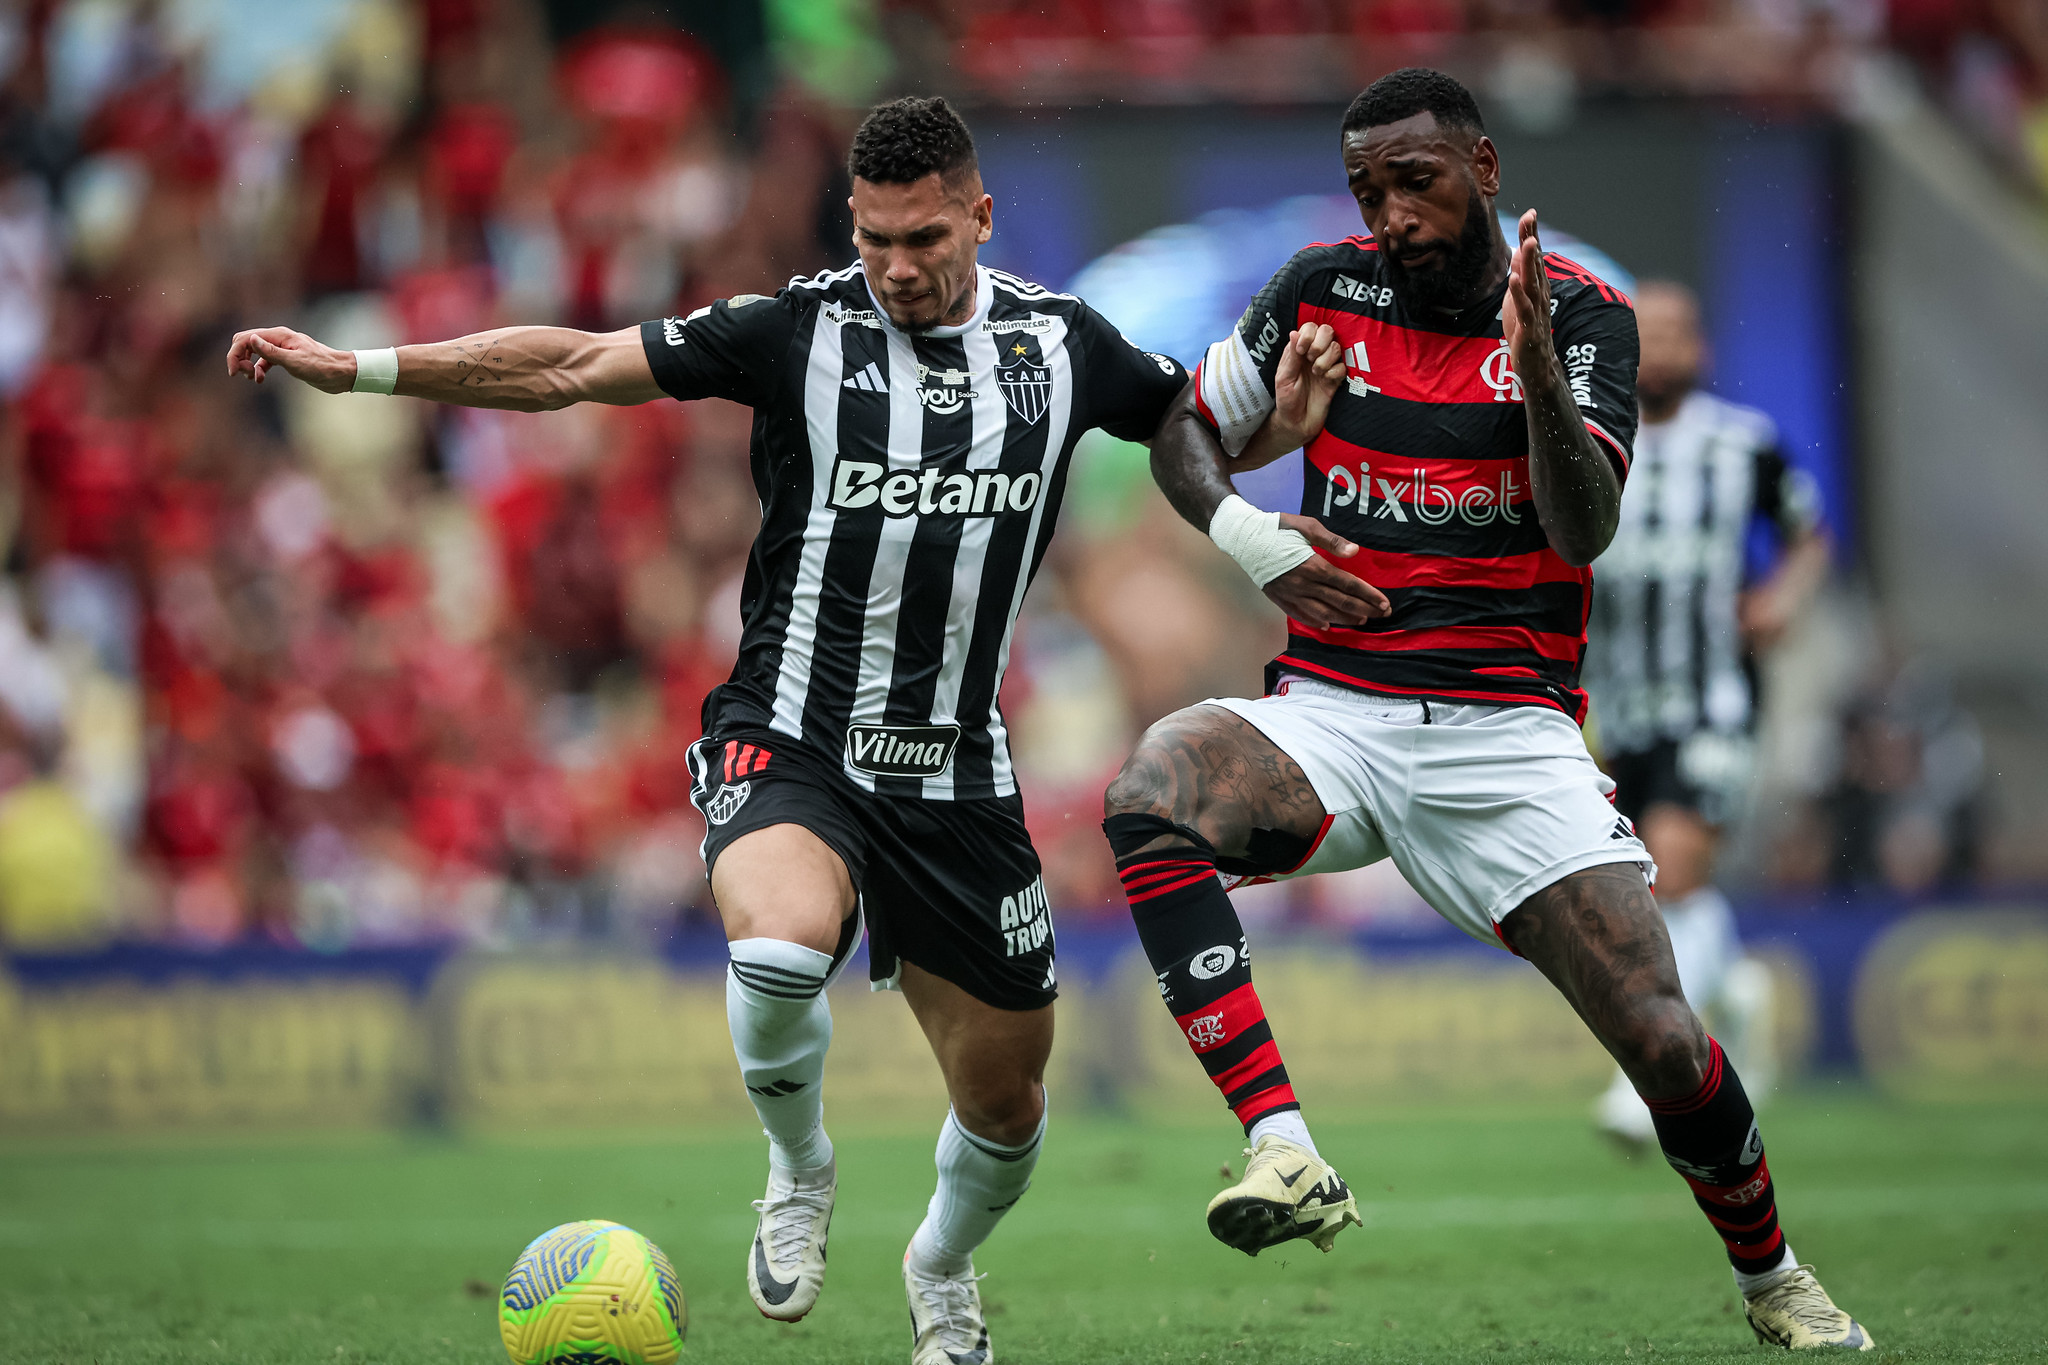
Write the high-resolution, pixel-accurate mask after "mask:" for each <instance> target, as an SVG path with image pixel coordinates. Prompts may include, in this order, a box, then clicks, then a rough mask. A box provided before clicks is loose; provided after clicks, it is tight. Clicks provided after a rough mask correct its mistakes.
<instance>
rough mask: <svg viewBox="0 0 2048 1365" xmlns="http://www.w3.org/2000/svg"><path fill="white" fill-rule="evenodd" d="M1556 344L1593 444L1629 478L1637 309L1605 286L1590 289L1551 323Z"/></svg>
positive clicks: (1633, 437) (1633, 439) (1633, 435)
mask: <svg viewBox="0 0 2048 1365" xmlns="http://www.w3.org/2000/svg"><path fill="white" fill-rule="evenodd" d="M1551 338H1552V344H1553V345H1554V346H1555V347H1556V350H1557V358H1558V360H1559V361H1560V362H1562V363H1563V365H1564V375H1565V380H1566V382H1568V383H1569V384H1570V385H1571V390H1572V401H1573V402H1575V403H1577V404H1578V405H1579V416H1580V417H1581V418H1582V419H1583V420H1584V421H1585V423H1586V430H1588V431H1590V432H1592V433H1593V441H1594V444H1596V445H1598V446H1599V447H1600V448H1601V449H1602V450H1604V451H1606V452H1607V457H1608V458H1609V459H1610V460H1612V461H1614V471H1615V473H1617V474H1619V475H1620V476H1621V477H1622V479H1623V480H1626V479H1627V478H1628V466H1629V461H1631V460H1632V459H1634V458H1635V448H1636V421H1637V413H1636V358H1637V355H1638V348H1637V344H1636V311H1635V309H1633V308H1631V307H1630V306H1629V305H1628V304H1627V303H1626V302H1624V301H1622V299H1621V298H1620V296H1618V295H1615V294H1614V293H1613V291H1611V290H1606V289H1604V288H1585V289H1581V290H1580V291H1578V293H1577V294H1576V295H1575V296H1574V297H1573V298H1571V299H1570V300H1569V301H1568V302H1565V303H1564V304H1562V306H1560V307H1559V308H1558V310H1557V315H1556V317H1554V318H1553V319H1552V320H1551Z"/></svg>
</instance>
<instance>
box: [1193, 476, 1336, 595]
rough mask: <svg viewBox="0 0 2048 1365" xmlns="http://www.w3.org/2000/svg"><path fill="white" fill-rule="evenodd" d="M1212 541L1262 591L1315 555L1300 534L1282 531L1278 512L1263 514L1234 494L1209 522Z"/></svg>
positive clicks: (1221, 503)
mask: <svg viewBox="0 0 2048 1365" xmlns="http://www.w3.org/2000/svg"><path fill="white" fill-rule="evenodd" d="M1209 539H1211V540H1213V541H1215V542H1216V548H1217V549H1219V550H1221V551H1223V553H1225V554H1227V555H1229V556H1230V557H1231V558H1232V559H1234V560H1236V561H1237V564H1238V567H1239V568H1241V569H1243V570H1244V571H1245V572H1246V573H1247V574H1250V575H1251V580H1252V582H1254V583H1256V584H1258V585H1259V586H1260V587H1262V588H1263V587H1265V586H1266V585H1267V584H1268V583H1270V582H1272V581H1273V580H1274V579H1276V578H1278V577H1279V576H1280V575H1281V574H1284V573H1286V572H1287V571H1288V570H1289V569H1293V568H1298V567H1300V566H1301V565H1302V564H1305V563H1307V562H1308V561H1309V560H1311V559H1313V558H1314V557H1315V553H1316V552H1315V550H1314V549H1313V548H1311V547H1310V545H1309V543H1308V540H1307V538H1306V537H1305V536H1303V535H1302V534H1301V532H1299V531H1288V530H1283V529H1281V526H1280V514H1279V513H1278V512H1261V511H1260V510H1259V509H1258V508H1256V507H1254V506H1252V505H1251V504H1250V503H1248V502H1246V501H1245V500H1244V499H1243V498H1240V497H1239V496H1238V495H1237V494H1235V493H1232V494H1231V495H1230V496H1229V497H1227V498H1225V499H1224V500H1223V501H1222V502H1220V503H1218V504H1217V506H1216V515H1214V516H1212V517H1211V518H1209Z"/></svg>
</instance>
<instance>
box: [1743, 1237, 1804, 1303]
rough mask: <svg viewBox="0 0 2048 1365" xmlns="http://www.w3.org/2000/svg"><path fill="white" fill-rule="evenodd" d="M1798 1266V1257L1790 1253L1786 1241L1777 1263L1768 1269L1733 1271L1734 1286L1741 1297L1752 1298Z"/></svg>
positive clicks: (1789, 1246)
mask: <svg viewBox="0 0 2048 1365" xmlns="http://www.w3.org/2000/svg"><path fill="white" fill-rule="evenodd" d="M1798 1268H1799V1258H1798V1257H1797V1256H1794V1255H1793V1254H1792V1244H1791V1243H1790V1242H1787V1243H1786V1244H1785V1252H1784V1254H1783V1255H1782V1256H1780V1257H1778V1260H1777V1264H1775V1265H1773V1266H1772V1267H1771V1268H1770V1269H1769V1270H1759V1271H1753V1272H1746V1271H1742V1270H1737V1271H1735V1272H1734V1274H1735V1287H1736V1288H1737V1289H1739V1290H1740V1291H1742V1297H1743V1298H1745V1299H1753V1298H1755V1297H1756V1296H1757V1295H1759V1294H1761V1293H1763V1292H1764V1291H1765V1290H1766V1289H1769V1288H1770V1287H1771V1286H1772V1285H1774V1284H1776V1283H1777V1282H1778V1281H1779V1280H1782V1279H1783V1278H1785V1276H1786V1274H1787V1273H1788V1272H1790V1271H1793V1270H1797V1269H1798Z"/></svg>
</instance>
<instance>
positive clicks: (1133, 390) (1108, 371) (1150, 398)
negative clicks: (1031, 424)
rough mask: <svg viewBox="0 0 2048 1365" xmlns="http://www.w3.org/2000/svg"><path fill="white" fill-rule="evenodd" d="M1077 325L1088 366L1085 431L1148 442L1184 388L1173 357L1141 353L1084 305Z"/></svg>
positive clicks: (1182, 374)
mask: <svg viewBox="0 0 2048 1365" xmlns="http://www.w3.org/2000/svg"><path fill="white" fill-rule="evenodd" d="M1080 325H1081V328H1082V338H1083V340H1082V346H1083V351H1084V354H1085V355H1086V356H1087V363H1088V398H1089V403H1088V423H1087V424H1088V425H1089V426H1091V427H1101V428H1102V429H1103V430H1104V431H1106V432H1108V433H1109V434H1110V435H1112V436H1114V437H1117V438H1118V439H1119V440H1124V441H1148V440H1150V439H1152V433H1153V432H1155V431H1157V430H1158V429H1159V419H1160V418H1162V417H1164V416H1165V415H1166V409H1167V407H1168V406H1169V405H1170V404H1171V403H1172V402H1173V400H1174V398H1175V397H1176V396H1178V395H1179V393H1180V391H1181V389H1182V388H1184V387H1186V385H1187V382H1188V372H1187V371H1186V370H1184V369H1182V368H1181V364H1180V362H1179V361H1178V360H1175V359H1174V358H1173V357H1172V356H1165V355H1158V354H1155V353H1154V352H1151V351H1141V350H1139V349H1138V347H1137V345H1136V344H1135V343H1133V342H1132V341H1131V340H1130V338H1128V337H1126V336H1124V335H1123V333H1121V332H1119V331H1117V329H1116V328H1114V327H1112V326H1110V324H1109V321H1108V319H1106V318H1104V317H1103V316H1102V314H1100V313H1098V312H1096V311H1095V310H1094V309H1093V308H1090V307H1088V306H1087V305H1086V304H1083V305H1082V310H1081V319H1080Z"/></svg>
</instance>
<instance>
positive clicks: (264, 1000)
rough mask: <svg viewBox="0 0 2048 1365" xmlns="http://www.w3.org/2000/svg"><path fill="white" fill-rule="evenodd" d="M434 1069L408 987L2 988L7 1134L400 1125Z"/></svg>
mask: <svg viewBox="0 0 2048 1365" xmlns="http://www.w3.org/2000/svg"><path fill="white" fill-rule="evenodd" d="M424 1060H425V1058H424V1055H423V1053H422V1049H421V1038H420V1036H419V1034H418V1031H417V1029H416V1027H415V1024H414V1019H413V1009H412V1006H411V1003H410V1002H409V1001H408V999H407V997H406V994H405V992H404V990H403V989H402V988H401V987H399V986H397V985H395V984H387V983H384V982H379V981H362V980H346V979H339V978H325V979H322V978H315V979H312V980H305V981H290V982H284V981H275V980H265V981H248V982H221V981H203V980H190V981H180V982H176V983H173V984H170V985H164V986H147V985H140V984H126V983H122V984H107V983H95V984H91V985H78V986H68V987H58V988H46V989H39V990H36V991H32V992H31V991H20V990H16V989H14V988H13V987H12V986H11V985H9V984H8V983H7V982H6V980H5V978H4V977H0V1128H4V1129H7V1130H11V1131H15V1132H23V1131H29V1132H34V1131H60V1132H61V1131H77V1130H82V1129H157V1128H165V1127H194V1128H209V1129H240V1128H293V1127H315V1126H317V1127H330V1128H331V1127H350V1128H356V1127H366V1126H373V1125H382V1124H390V1123H395V1122H398V1121H400V1120H401V1119H402V1118H403V1117H404V1116H405V1115H406V1114H407V1113H408V1112H410V1111H411V1110H412V1109H413V1108H414V1106H415V1105H416V1103H417V1101H418V1096H419V1087H420V1084H421V1082H422V1081H423V1079H424V1066H423V1063H424Z"/></svg>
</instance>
